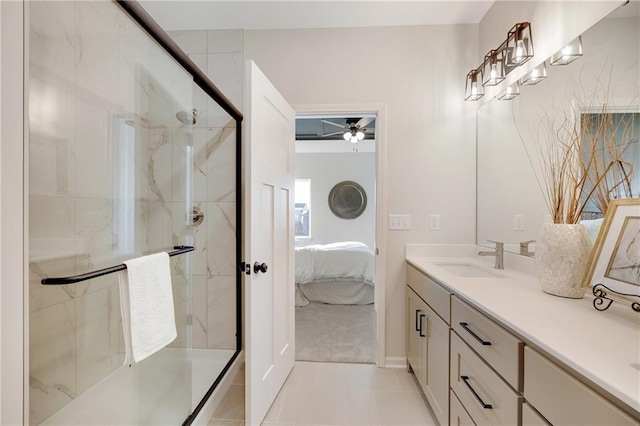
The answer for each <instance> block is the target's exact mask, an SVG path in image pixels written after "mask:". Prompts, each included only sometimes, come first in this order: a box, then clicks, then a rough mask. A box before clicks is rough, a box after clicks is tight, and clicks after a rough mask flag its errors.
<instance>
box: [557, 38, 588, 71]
mask: <svg viewBox="0 0 640 426" xmlns="http://www.w3.org/2000/svg"><path fill="white" fill-rule="evenodd" d="M580 56H582V36H578V38H576V39H575V40H573V41H572V42H571V43H569V44H567V45H566V46H565V47H563V48H562V49H560V50H559V51H557V52H556V53H555V54H554V55H553V56H551V61H550V64H551V65H568V64H570V63H571V62H573V61H575V60H576V59H578V58H579V57H580Z"/></svg>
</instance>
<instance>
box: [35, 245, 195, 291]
mask: <svg viewBox="0 0 640 426" xmlns="http://www.w3.org/2000/svg"><path fill="white" fill-rule="evenodd" d="M190 251H193V247H192V246H173V251H171V252H169V253H167V254H168V255H169V256H176V255H179V254H184V253H187V252H190ZM125 269H127V265H125V264H124V263H123V264H120V265H117V266H111V267H109V268H104V269H98V270H97V271H93V272H87V273H86V274H80V275H74V276H71V277H58V278H43V279H42V281H40V282H41V283H42V284H43V285H61V284H75V283H79V282H81V281H86V280H90V279H92V278H97V277H101V276H103V275H107V274H112V273H114V272H118V271H124V270H125Z"/></svg>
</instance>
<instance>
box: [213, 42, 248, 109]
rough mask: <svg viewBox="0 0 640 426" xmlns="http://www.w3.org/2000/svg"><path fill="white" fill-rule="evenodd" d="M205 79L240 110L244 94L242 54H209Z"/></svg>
mask: <svg viewBox="0 0 640 426" xmlns="http://www.w3.org/2000/svg"><path fill="white" fill-rule="evenodd" d="M207 77H209V79H210V80H211V81H212V82H213V84H215V85H216V87H217V88H218V89H220V91H221V92H222V93H223V94H224V95H225V96H226V97H227V98H228V99H229V100H230V101H231V103H233V105H235V106H236V108H238V109H240V110H242V103H243V102H242V101H243V93H244V54H243V53H210V54H209V55H208V57H207Z"/></svg>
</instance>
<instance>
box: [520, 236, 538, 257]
mask: <svg viewBox="0 0 640 426" xmlns="http://www.w3.org/2000/svg"><path fill="white" fill-rule="evenodd" d="M535 242H536V241H535V240H529V241H523V242H521V243H520V254H521V255H523V256H529V257H533V256H534V255H535V253H534V252H532V251H529V244H531V243H535Z"/></svg>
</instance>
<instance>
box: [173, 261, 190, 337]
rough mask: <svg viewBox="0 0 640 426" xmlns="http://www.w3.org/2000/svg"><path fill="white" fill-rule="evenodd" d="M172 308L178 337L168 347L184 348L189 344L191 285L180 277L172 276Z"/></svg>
mask: <svg viewBox="0 0 640 426" xmlns="http://www.w3.org/2000/svg"><path fill="white" fill-rule="evenodd" d="M171 283H172V288H173V306H174V312H175V318H176V331H177V332H178V337H176V339H175V340H174V341H173V342H171V344H170V345H169V346H170V347H172V348H186V347H188V346H189V345H190V344H191V328H192V327H191V320H192V318H191V311H192V310H191V284H190V282H189V281H188V280H186V279H185V278H184V276H181V275H175V274H172V276H171Z"/></svg>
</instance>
